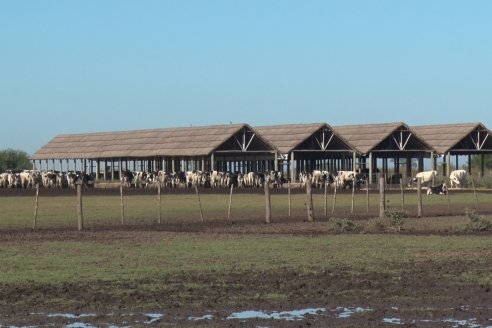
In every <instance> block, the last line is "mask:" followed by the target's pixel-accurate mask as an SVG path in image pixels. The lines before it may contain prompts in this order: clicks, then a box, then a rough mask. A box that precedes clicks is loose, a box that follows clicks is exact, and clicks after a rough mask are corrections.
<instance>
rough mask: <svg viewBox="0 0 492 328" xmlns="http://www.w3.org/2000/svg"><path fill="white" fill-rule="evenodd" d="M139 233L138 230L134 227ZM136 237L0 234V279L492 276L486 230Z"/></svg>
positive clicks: (14, 281) (471, 278)
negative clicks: (340, 273)
mask: <svg viewBox="0 0 492 328" xmlns="http://www.w3.org/2000/svg"><path fill="white" fill-rule="evenodd" d="M135 234H137V237H138V232H135ZM155 234H157V238H150V239H146V238H144V237H145V235H142V238H141V239H139V238H137V239H138V242H136V239H135V238H132V239H131V240H128V241H127V240H125V239H117V240H113V241H111V242H109V243H108V242H101V241H99V242H98V241H96V242H94V241H92V242H86V241H46V242H39V241H38V242H25V243H19V242H3V243H1V244H0V255H1V256H0V268H2V269H1V272H2V275H1V282H2V283H7V284H23V283H27V282H29V283H49V282H57V283H64V282H90V281H97V280H104V281H132V280H137V279H150V280H153V279H155V278H156V277H160V276H162V275H179V274H180V272H214V274H217V275H218V276H220V275H221V274H226V273H230V272H243V271H244V272H246V271H249V270H253V271H270V270H276V269H279V268H291V269H295V270H299V272H309V270H315V271H319V270H320V269H336V268H337V267H345V268H350V270H353V271H354V272H361V271H363V272H378V273H383V272H394V271H395V270H398V267H399V266H403V267H404V266H405V265H406V264H408V263H414V264H415V263H423V262H425V261H428V260H432V261H437V262H440V261H443V262H446V261H457V260H459V261H462V262H463V263H464V264H465V265H469V270H467V272H466V280H467V281H473V282H477V283H487V284H490V283H492V273H491V272H490V271H486V272H485V271H483V272H482V271H480V268H483V267H484V266H486V265H487V263H490V260H491V258H492V250H491V246H492V241H491V240H490V237H489V236H484V237H478V236H451V237H439V236H401V235H329V236H319V237H297V236H270V235H269V236H264V237H258V236H230V235H226V236H223V237H222V238H219V239H211V238H210V236H207V235H193V236H189V235H171V234H169V233H160V234H158V233H155Z"/></svg>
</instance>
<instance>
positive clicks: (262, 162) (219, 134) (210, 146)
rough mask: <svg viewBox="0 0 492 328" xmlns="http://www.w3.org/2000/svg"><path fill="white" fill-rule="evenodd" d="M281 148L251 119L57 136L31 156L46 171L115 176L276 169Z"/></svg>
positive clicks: (104, 176)
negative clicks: (244, 121)
mask: <svg viewBox="0 0 492 328" xmlns="http://www.w3.org/2000/svg"><path fill="white" fill-rule="evenodd" d="M276 153H277V150H276V149H275V147H274V146H272V145H271V144H270V143H269V142H268V141H266V140H265V139H264V138H263V137H262V136H260V135H259V134H258V133H257V132H256V131H255V130H254V129H253V128H252V127H251V126H250V125H248V124H227V125H213V126H201V127H180V128H162V129H150V130H133V131H119V132H98V133H84V134H63V135H58V136H56V137H55V138H53V139H52V140H51V141H49V142H48V143H47V144H46V145H45V146H43V147H42V148H41V149H39V150H38V151H37V152H36V153H34V154H33V155H32V156H31V160H32V161H33V166H34V167H35V168H37V169H46V170H50V169H51V170H59V171H62V172H63V171H69V170H74V171H77V170H81V171H84V172H88V173H93V174H95V176H96V179H104V180H114V179H117V178H119V172H122V171H124V170H132V171H138V170H140V171H157V170H167V171H169V172H176V171H187V170H223V171H234V172H246V171H264V170H270V169H274V167H275V165H276V158H277V157H276Z"/></svg>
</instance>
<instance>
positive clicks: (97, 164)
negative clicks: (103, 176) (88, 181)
mask: <svg viewBox="0 0 492 328" xmlns="http://www.w3.org/2000/svg"><path fill="white" fill-rule="evenodd" d="M99 173H100V171H99V159H97V160H96V181H97V180H99Z"/></svg>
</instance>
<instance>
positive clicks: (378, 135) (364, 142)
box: [333, 122, 432, 154]
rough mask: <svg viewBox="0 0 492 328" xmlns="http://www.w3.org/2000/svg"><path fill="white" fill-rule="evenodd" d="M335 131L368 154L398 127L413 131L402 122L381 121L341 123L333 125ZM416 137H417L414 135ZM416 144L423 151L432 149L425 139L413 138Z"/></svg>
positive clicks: (361, 151)
mask: <svg viewBox="0 0 492 328" xmlns="http://www.w3.org/2000/svg"><path fill="white" fill-rule="evenodd" d="M333 128H334V129H335V131H336V132H337V133H338V134H339V135H341V136H342V137H343V138H344V139H345V140H347V141H348V142H349V143H350V144H351V145H352V146H354V147H355V148H356V149H357V151H359V152H360V153H362V154H368V153H370V152H371V151H373V150H375V148H376V147H378V146H379V145H380V144H381V143H382V142H383V141H384V140H385V139H387V138H388V137H390V136H391V135H392V134H393V133H394V132H396V131H397V130H399V129H405V130H408V131H410V132H411V133H412V134H415V133H413V131H412V130H411V129H410V127H409V126H408V125H407V124H405V123H403V122H393V123H381V124H361V125H341V126H335V127H333ZM414 138H418V137H414ZM415 141H416V144H419V145H421V146H422V147H423V149H422V150H423V151H426V150H428V149H432V147H431V146H430V145H429V144H428V143H426V142H425V141H423V140H421V139H420V138H419V140H415Z"/></svg>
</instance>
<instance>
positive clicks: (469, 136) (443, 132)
mask: <svg viewBox="0 0 492 328" xmlns="http://www.w3.org/2000/svg"><path fill="white" fill-rule="evenodd" d="M412 130H413V131H415V133H416V134H417V135H418V136H419V137H420V138H422V139H424V140H425V141H426V142H427V143H429V144H431V145H432V147H434V149H435V150H436V151H437V152H438V153H439V154H445V153H447V152H449V151H453V150H454V151H456V152H460V153H465V152H466V151H467V150H468V151H469V152H475V151H481V150H488V151H490V150H492V137H490V139H491V140H488V139H489V137H488V136H489V135H490V134H492V133H491V131H490V130H488V129H487V128H486V127H485V126H484V125H483V124H482V123H478V122H475V123H460V124H438V125H421V126H412ZM480 138H482V140H480Z"/></svg>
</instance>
